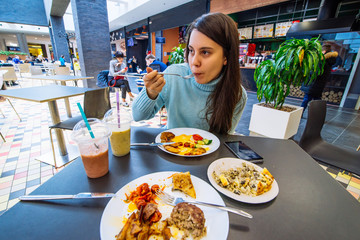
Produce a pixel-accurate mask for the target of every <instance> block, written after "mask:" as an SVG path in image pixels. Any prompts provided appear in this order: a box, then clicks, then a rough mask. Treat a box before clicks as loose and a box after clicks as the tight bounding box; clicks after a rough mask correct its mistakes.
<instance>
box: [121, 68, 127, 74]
mask: <svg viewBox="0 0 360 240" xmlns="http://www.w3.org/2000/svg"><path fill="white" fill-rule="evenodd" d="M127 70H128V68H127V67H126V68H124V69H123V70H121V71H120V73H125V72H126V71H127Z"/></svg>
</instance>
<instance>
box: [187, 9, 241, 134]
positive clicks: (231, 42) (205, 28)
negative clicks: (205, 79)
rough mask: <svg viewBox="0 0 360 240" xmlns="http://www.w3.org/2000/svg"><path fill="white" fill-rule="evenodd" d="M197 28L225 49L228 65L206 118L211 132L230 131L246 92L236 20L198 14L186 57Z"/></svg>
mask: <svg viewBox="0 0 360 240" xmlns="http://www.w3.org/2000/svg"><path fill="white" fill-rule="evenodd" d="M194 29H197V30H198V31H199V32H201V33H203V34H205V35H206V36H207V37H208V38H210V39H211V40H213V41H214V42H216V43H217V44H219V45H220V46H221V47H222V48H223V51H224V56H225V57H226V59H227V65H224V67H223V69H222V71H221V75H222V78H221V79H220V81H219V83H218V84H217V85H216V87H215V90H214V91H213V92H212V93H211V94H210V95H209V97H208V99H207V102H206V107H207V109H206V114H205V117H206V121H207V122H208V123H209V126H210V129H209V131H210V132H216V133H219V134H225V133H228V132H229V130H230V129H231V123H232V118H233V115H234V110H235V106H236V104H237V103H238V102H239V101H240V99H241V96H242V88H241V77H240V67H239V34H238V31H237V27H236V24H235V22H234V21H233V20H232V19H231V18H230V17H229V16H227V15H225V14H223V13H209V14H204V15H202V16H201V17H199V18H197V19H196V20H195V21H194V22H193V23H192V24H191V25H190V26H189V28H188V30H187V31H188V32H187V47H186V53H185V57H186V60H187V59H188V56H189V49H188V46H189V40H190V36H191V33H192V31H193V30H194Z"/></svg>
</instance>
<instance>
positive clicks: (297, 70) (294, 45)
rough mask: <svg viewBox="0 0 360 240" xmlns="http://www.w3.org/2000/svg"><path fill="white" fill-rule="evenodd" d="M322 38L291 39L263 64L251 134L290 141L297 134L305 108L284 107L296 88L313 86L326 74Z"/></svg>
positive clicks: (257, 74) (258, 73)
mask: <svg viewBox="0 0 360 240" xmlns="http://www.w3.org/2000/svg"><path fill="white" fill-rule="evenodd" d="M318 39H319V38H312V39H310V40H308V39H290V40H287V41H285V42H284V43H282V44H281V45H280V47H279V49H278V50H277V52H276V53H275V58H274V59H271V60H266V61H263V62H262V63H260V64H259V65H258V66H257V68H256V69H255V74H254V80H255V82H256V86H257V98H258V100H259V102H260V101H261V100H262V99H263V98H264V99H265V102H264V103H258V104H254V106H253V111H252V114H251V120H250V126H249V130H250V131H251V132H253V133H257V134H260V135H264V136H267V137H273V138H285V139H287V138H290V137H292V136H293V135H295V134H296V133H297V129H298V127H299V123H300V119H301V115H302V111H303V109H302V107H298V106H292V105H284V102H285V98H286V97H287V96H288V95H289V93H290V85H293V86H294V87H298V86H301V85H302V84H305V85H307V84H310V83H311V82H312V81H313V80H314V79H316V77H317V76H318V75H321V74H322V73H323V70H324V64H325V58H324V55H323V54H322V47H321V44H320V42H319V40H318Z"/></svg>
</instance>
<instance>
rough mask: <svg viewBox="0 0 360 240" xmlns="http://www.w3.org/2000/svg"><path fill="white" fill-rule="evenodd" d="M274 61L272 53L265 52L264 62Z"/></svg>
mask: <svg viewBox="0 0 360 240" xmlns="http://www.w3.org/2000/svg"><path fill="white" fill-rule="evenodd" d="M270 59H272V54H271V52H270V51H266V52H265V57H264V61H266V60H270Z"/></svg>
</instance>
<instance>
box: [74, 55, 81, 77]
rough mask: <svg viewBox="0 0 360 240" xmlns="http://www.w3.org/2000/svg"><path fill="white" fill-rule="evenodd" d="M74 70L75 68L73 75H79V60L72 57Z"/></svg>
mask: <svg viewBox="0 0 360 240" xmlns="http://www.w3.org/2000/svg"><path fill="white" fill-rule="evenodd" d="M74 70H75V75H76V76H81V69H80V64H79V61H78V60H77V59H76V58H74Z"/></svg>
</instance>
